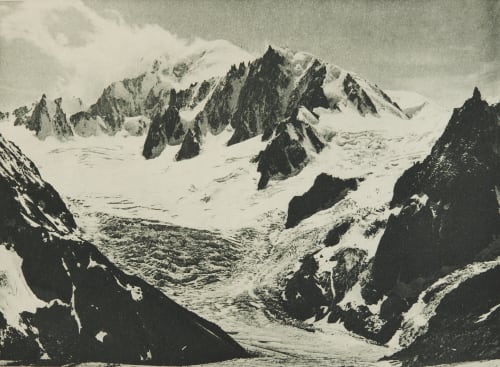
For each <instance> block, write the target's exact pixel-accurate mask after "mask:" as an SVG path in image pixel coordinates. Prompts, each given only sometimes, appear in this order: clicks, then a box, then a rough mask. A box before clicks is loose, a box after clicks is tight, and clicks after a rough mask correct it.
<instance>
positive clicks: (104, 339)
mask: <svg viewBox="0 0 500 367" xmlns="http://www.w3.org/2000/svg"><path fill="white" fill-rule="evenodd" d="M42 101H43V100H42ZM37 108H38V109H39V110H40V111H39V112H37V115H40V116H41V119H42V124H43V123H47V121H46V120H44V119H45V118H46V115H45V114H46V110H45V109H46V106H45V105H42V106H41V107H37ZM39 131H44V130H43V128H42V129H41V130H39ZM0 194H1V195H0V207H1V208H2V209H1V210H0V258H1V261H0V358H1V359H7V360H21V361H38V360H47V361H50V363H70V362H81V361H103V362H121V363H152V364H185V363H188V364H189V363H202V362H211V361H218V360H223V359H229V358H235V357H242V356H245V355H246V352H245V351H244V349H242V348H241V347H240V346H239V345H238V344H237V343H236V342H235V341H233V340H232V339H231V338H230V337H229V336H228V335H227V334H225V333H224V332H223V331H222V330H221V329H220V328H219V327H218V326H216V325H215V324H212V323H210V322H208V321H206V320H204V319H202V318H201V317H199V316H197V315H196V314H194V313H192V312H190V311H188V310H186V309H184V308H183V307H181V306H179V305H178V304H176V303H174V302H173V301H172V300H170V299H169V298H168V297H166V296H165V295H164V294H163V293H161V292H160V291H158V290H157V289H155V288H153V287H152V286H150V285H149V284H147V283H146V282H144V281H143V280H141V279H139V278H137V277H135V276H129V275H126V274H125V273H123V272H122V271H120V270H119V269H118V268H117V267H116V266H115V265H113V264H112V263H111V262H110V261H109V260H108V259H107V258H106V257H105V256H103V255H102V254H101V253H100V252H99V251H98V250H97V249H96V248H95V247H94V246H93V245H92V244H90V243H88V242H86V241H84V240H82V239H81V238H79V236H78V230H77V228H76V224H75V221H74V218H73V215H72V214H71V213H70V212H69V211H68V209H67V208H66V205H65V204H64V202H63V201H62V200H61V198H60V196H59V194H58V193H57V192H56V191H55V190H54V188H53V187H52V186H51V185H49V184H48V183H46V182H45V181H43V180H42V178H41V176H40V174H39V172H38V169H37V168H36V166H35V165H34V164H33V162H31V161H30V160H29V159H28V158H26V157H25V156H24V155H23V153H21V151H20V150H19V148H17V146H15V145H14V144H13V143H10V142H8V141H7V140H5V139H4V138H3V136H1V135H0Z"/></svg>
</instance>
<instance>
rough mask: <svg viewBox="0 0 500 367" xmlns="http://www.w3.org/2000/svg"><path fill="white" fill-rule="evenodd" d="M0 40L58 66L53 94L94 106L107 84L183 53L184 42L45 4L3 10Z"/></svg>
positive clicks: (49, 0) (78, 8) (80, 6)
mask: <svg viewBox="0 0 500 367" xmlns="http://www.w3.org/2000/svg"><path fill="white" fill-rule="evenodd" d="M1 12H2V18H1V19H0V37H2V38H3V39H5V40H6V41H15V40H23V41H26V42H28V43H30V44H32V45H33V46H35V47H37V48H38V49H39V50H41V51H42V52H43V53H45V54H46V55H48V56H50V57H51V58H53V59H54V60H55V61H56V62H57V63H58V64H59V65H60V66H61V75H60V77H59V80H57V81H55V83H56V84H55V85H56V91H57V92H58V93H60V94H62V95H65V96H73V95H74V96H80V97H82V98H83V99H84V100H86V101H88V102H93V100H95V98H96V97H97V96H98V95H99V94H100V92H101V91H102V89H103V88H104V87H105V86H106V85H108V84H109V83H111V82H113V81H116V80H120V79H123V78H124V77H127V76H132V75H137V74H139V73H140V72H142V71H144V70H145V68H146V67H148V66H149V65H151V63H152V61H153V60H154V59H156V58H157V57H159V55H167V56H168V55H172V56H174V55H178V54H182V53H184V52H185V50H186V47H187V46H188V41H186V40H183V39H180V38H178V37H177V36H175V35H173V34H172V33H170V32H168V31H166V30H165V29H163V28H161V27H160V26H158V25H143V26H137V25H130V24H127V23H125V22H124V20H123V18H122V17H121V15H120V14H119V13H117V12H114V11H113V12H106V13H105V14H106V15H105V16H103V15H99V14H98V13H96V12H95V11H94V10H92V9H91V8H89V7H88V6H86V5H85V4H84V3H83V2H82V1H80V0H75V1H67V0H44V1H27V2H23V3H20V4H15V6H13V7H9V9H8V10H7V9H5V7H2V9H1Z"/></svg>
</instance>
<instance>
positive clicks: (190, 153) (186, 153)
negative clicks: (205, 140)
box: [175, 129, 201, 161]
mask: <svg viewBox="0 0 500 367" xmlns="http://www.w3.org/2000/svg"><path fill="white" fill-rule="evenodd" d="M200 149H201V145H200V141H199V138H198V137H197V136H196V134H195V133H194V132H193V130H191V129H189V130H188V132H187V134H186V135H185V136H184V140H183V141H182V145H181V149H179V152H178V153H177V154H176V156H175V160H177V161H181V160H183V159H189V158H193V157H196V156H197V155H198V154H200Z"/></svg>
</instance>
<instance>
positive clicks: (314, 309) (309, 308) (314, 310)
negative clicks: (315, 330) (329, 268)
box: [284, 255, 329, 320]
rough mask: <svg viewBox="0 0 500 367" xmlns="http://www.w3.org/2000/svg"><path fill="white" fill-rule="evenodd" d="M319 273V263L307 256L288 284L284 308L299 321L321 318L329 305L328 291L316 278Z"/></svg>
mask: <svg viewBox="0 0 500 367" xmlns="http://www.w3.org/2000/svg"><path fill="white" fill-rule="evenodd" d="M317 271H318V263H317V262H316V260H315V259H314V257H313V256H311V255H307V256H305V257H304V259H303V260H302V264H301V266H300V269H299V271H298V272H296V273H295V274H294V275H293V276H292V278H291V279H289V280H288V282H287V284H286V288H285V293H284V294H285V300H284V308H285V310H286V311H287V312H288V314H290V315H291V316H293V317H295V318H297V319H299V320H306V319H308V318H310V317H313V316H317V317H320V316H321V313H322V308H323V307H326V306H327V305H328V304H329V302H328V300H327V295H326V291H325V289H323V288H322V287H321V285H320V284H319V281H318V279H317V278H316V272H317Z"/></svg>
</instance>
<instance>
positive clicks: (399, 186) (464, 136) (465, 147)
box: [373, 89, 500, 292]
mask: <svg viewBox="0 0 500 367" xmlns="http://www.w3.org/2000/svg"><path fill="white" fill-rule="evenodd" d="M498 121H499V118H498V115H497V111H496V110H495V108H494V107H491V106H489V105H488V104H487V103H486V102H485V101H483V100H481V96H480V94H479V91H478V90H477V89H476V90H475V91H474V95H473V97H472V98H471V99H469V100H468V101H466V102H465V104H464V105H463V106H462V107H461V108H459V109H455V111H454V112H453V115H452V117H451V120H450V122H449V123H448V126H447V128H446V130H445V131H444V133H443V135H442V136H441V138H440V139H439V140H438V141H437V142H436V144H435V146H434V147H433V149H432V152H431V154H430V155H429V156H428V157H427V158H426V159H425V160H424V161H423V162H422V163H417V164H415V165H414V166H413V167H411V168H410V169H408V170H407V171H406V172H405V173H404V174H403V176H402V177H401V178H400V179H399V180H398V181H397V183H396V185H395V188H394V196H393V199H392V202H391V206H393V207H395V206H400V207H401V212H400V213H399V215H397V216H392V217H391V218H390V219H389V222H388V224H387V229H386V231H385V233H384V235H383V237H382V239H381V241H380V244H379V247H378V250H377V254H376V256H375V262H374V269H373V276H374V281H375V286H376V288H377V289H379V290H380V291H382V292H388V291H390V290H392V289H393V288H394V287H395V286H396V283H397V281H399V282H401V283H405V284H411V283H412V282H413V281H414V280H416V279H417V278H424V279H425V278H432V277H433V276H434V275H435V274H436V273H439V272H446V271H447V270H446V269H447V268H453V267H457V266H462V265H464V264H467V263H470V262H471V261H472V260H473V258H474V256H475V255H476V254H477V253H479V252H480V251H481V250H482V249H484V248H485V247H486V246H488V245H489V244H490V243H491V242H492V241H493V239H494V238H495V237H496V236H498V235H499V234H500V214H499V202H498V191H497V190H498V188H499V187H500V128H499V126H498ZM448 271H449V270H448ZM420 290H421V289H418V287H417V289H416V291H420Z"/></svg>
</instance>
